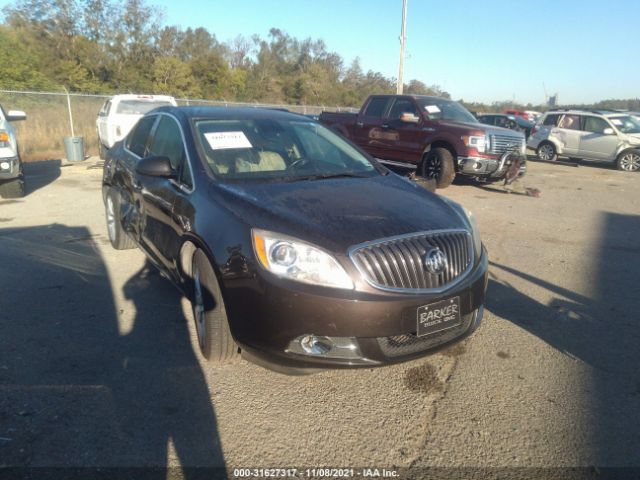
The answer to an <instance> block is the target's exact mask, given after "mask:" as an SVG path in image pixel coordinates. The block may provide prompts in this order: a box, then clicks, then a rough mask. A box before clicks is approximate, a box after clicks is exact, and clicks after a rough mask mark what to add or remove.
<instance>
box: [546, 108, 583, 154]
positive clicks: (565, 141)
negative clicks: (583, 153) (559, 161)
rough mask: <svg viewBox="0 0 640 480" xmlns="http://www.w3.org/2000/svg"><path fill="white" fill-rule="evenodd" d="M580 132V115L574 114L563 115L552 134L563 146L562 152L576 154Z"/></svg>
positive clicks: (578, 147) (578, 148)
mask: <svg viewBox="0 0 640 480" xmlns="http://www.w3.org/2000/svg"><path fill="white" fill-rule="evenodd" d="M582 133H583V131H582V116H581V115H576V114H565V115H563V116H562V118H561V119H560V122H559V123H558V126H557V127H556V128H555V129H553V131H552V134H553V136H554V137H555V138H556V140H558V142H560V144H561V145H562V146H563V147H562V150H563V153H564V154H565V155H571V156H573V155H576V156H577V155H578V152H579V150H580V138H581V137H582Z"/></svg>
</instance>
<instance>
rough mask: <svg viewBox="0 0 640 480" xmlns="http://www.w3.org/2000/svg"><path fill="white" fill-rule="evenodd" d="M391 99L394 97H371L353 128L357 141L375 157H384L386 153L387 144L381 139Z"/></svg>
mask: <svg viewBox="0 0 640 480" xmlns="http://www.w3.org/2000/svg"><path fill="white" fill-rule="evenodd" d="M391 101H392V97H390V96H386V95H385V96H373V97H371V98H370V99H369V102H368V103H367V105H366V106H364V110H363V111H361V112H360V113H359V114H358V118H357V119H356V125H355V127H354V129H353V138H354V140H355V143H357V144H358V145H359V146H361V147H362V148H363V149H364V150H366V151H367V152H368V153H369V154H370V155H373V156H374V157H382V156H383V155H384V153H385V145H384V144H383V143H382V142H381V141H380V136H381V132H382V124H383V123H384V117H385V116H386V114H387V112H388V110H389V105H390V104H391Z"/></svg>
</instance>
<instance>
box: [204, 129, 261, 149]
mask: <svg viewBox="0 0 640 480" xmlns="http://www.w3.org/2000/svg"><path fill="white" fill-rule="evenodd" d="M204 138H206V139H207V142H209V146H210V147H211V149H212V150H224V149H228V148H252V147H253V145H251V142H250V141H249V139H248V138H247V136H246V135H245V134H244V132H209V133H205V134H204Z"/></svg>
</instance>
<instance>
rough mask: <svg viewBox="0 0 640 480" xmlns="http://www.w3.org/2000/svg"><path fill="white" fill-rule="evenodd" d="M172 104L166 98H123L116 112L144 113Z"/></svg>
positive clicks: (128, 113)
mask: <svg viewBox="0 0 640 480" xmlns="http://www.w3.org/2000/svg"><path fill="white" fill-rule="evenodd" d="M165 106H171V103H170V102H168V101H166V100H122V101H121V102H120V103H118V108H117V109H116V113H121V114H124V115H144V114H145V113H147V112H150V111H151V110H153V109H154V108H158V107H165Z"/></svg>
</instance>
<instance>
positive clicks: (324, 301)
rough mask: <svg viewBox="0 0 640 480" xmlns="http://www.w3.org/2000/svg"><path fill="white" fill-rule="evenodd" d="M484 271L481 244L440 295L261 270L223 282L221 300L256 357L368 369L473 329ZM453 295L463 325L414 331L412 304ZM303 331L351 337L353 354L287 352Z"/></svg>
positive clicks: (302, 366) (234, 327)
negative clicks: (328, 284) (316, 283)
mask: <svg viewBox="0 0 640 480" xmlns="http://www.w3.org/2000/svg"><path fill="white" fill-rule="evenodd" d="M487 271H488V260H487V254H486V250H484V249H483V253H482V255H481V258H480V259H479V261H478V262H477V264H476V265H475V267H474V268H473V270H472V271H471V272H470V273H469V274H468V275H467V277H466V278H465V279H464V280H462V281H461V282H460V283H458V284H456V285H455V286H453V287H452V288H451V289H449V290H447V291H445V292H443V293H438V294H436V293H433V294H431V293H430V294H397V293H389V292H383V291H379V290H375V289H372V291H370V292H364V291H355V290H334V289H326V288H324V289H323V288H319V287H312V286H305V285H303V284H298V283H295V282H291V281H284V280H282V279H278V278H275V277H273V276H267V275H266V274H264V272H262V273H259V274H258V276H257V278H255V279H254V280H253V281H249V282H247V280H246V279H245V280H235V281H234V280H229V281H226V282H225V303H226V307H227V312H228V315H229V322H230V327H231V331H232V333H233V336H234V338H235V340H236V342H237V343H238V344H239V345H240V346H241V347H242V348H243V350H245V351H247V352H249V354H250V356H251V358H252V359H259V360H260V362H259V363H262V364H266V366H269V365H276V366H285V367H292V368H296V369H314V368H316V369H317V368H340V367H373V366H380V365H386V364H391V363H396V362H402V361H405V360H410V359H412V358H417V357H420V356H424V355H425V354H427V353H430V352H433V351H434V350H436V349H438V348H441V347H443V346H445V345H448V344H450V343H452V342H455V341H457V340H460V339H462V338H464V337H466V336H467V335H469V334H470V333H472V332H473V331H474V330H475V329H476V328H477V327H478V325H479V324H480V321H481V319H482V309H483V305H484V297H485V291H486V285H487ZM250 285H252V286H250ZM453 297H459V299H460V313H461V315H462V322H461V324H460V325H459V326H457V327H454V328H451V329H448V330H445V331H443V332H438V333H434V334H431V335H426V336H422V337H417V336H415V332H416V329H417V310H418V307H421V306H424V305H428V304H431V303H434V302H438V301H440V300H444V299H449V298H453ZM305 335H316V336H326V337H350V338H353V339H355V342H356V343H357V346H358V348H359V354H358V356H357V358H353V357H351V358H327V357H323V356H320V355H319V356H314V355H303V354H299V353H294V352H292V351H291V350H290V349H289V346H290V343H291V341H292V340H294V339H296V338H299V337H301V336H305Z"/></svg>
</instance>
